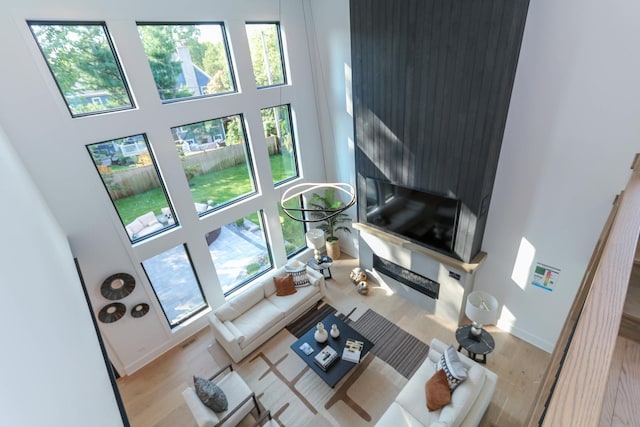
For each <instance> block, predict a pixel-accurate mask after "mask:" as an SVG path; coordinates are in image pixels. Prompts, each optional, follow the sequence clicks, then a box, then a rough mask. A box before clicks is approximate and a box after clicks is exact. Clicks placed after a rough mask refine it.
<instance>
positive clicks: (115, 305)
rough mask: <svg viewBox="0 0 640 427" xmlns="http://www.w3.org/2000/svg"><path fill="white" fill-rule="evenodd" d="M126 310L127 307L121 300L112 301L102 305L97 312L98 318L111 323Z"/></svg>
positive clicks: (118, 318) (119, 317)
mask: <svg viewBox="0 0 640 427" xmlns="http://www.w3.org/2000/svg"><path fill="white" fill-rule="evenodd" d="M126 312H127V308H126V307H125V306H124V304H122V303H121V302H112V303H111V304H107V305H105V306H104V307H102V310H100V312H99V313H98V319H100V321H101V322H102V323H113V322H115V321H116V320H120V319H121V318H122V316H124V314H125V313H126Z"/></svg>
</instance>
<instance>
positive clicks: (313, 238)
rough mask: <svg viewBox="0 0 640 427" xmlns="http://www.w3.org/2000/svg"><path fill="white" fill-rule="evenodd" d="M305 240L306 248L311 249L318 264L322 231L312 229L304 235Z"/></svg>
mask: <svg viewBox="0 0 640 427" xmlns="http://www.w3.org/2000/svg"><path fill="white" fill-rule="evenodd" d="M305 236H306V239H307V247H308V248H309V249H313V254H314V255H315V259H316V262H317V263H318V264H320V250H321V249H322V247H323V246H324V231H322V230H320V229H319V228H312V229H311V230H309V231H307V233H306V234H305Z"/></svg>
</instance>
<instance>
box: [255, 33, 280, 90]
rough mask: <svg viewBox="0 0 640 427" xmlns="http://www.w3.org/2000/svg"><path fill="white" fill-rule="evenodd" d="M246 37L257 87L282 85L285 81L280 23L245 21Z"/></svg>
mask: <svg viewBox="0 0 640 427" xmlns="http://www.w3.org/2000/svg"><path fill="white" fill-rule="evenodd" d="M246 30H247V38H248V39H249V49H250V52H251V63H252V64H253V75H254V77H255V79H256V86H257V87H258V88H263V87H269V86H277V85H283V84H285V83H286V82H287V79H286V74H285V67H284V54H283V52H282V41H281V39H280V25H279V24H277V23H247V25H246Z"/></svg>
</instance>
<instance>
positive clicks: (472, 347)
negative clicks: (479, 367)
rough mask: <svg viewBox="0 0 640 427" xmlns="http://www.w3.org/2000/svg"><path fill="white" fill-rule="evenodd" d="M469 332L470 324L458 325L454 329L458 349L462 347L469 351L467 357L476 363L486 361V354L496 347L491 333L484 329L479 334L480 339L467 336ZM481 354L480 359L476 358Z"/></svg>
mask: <svg viewBox="0 0 640 427" xmlns="http://www.w3.org/2000/svg"><path fill="white" fill-rule="evenodd" d="M470 333H471V325H464V326H460V327H459V328H458V329H457V330H456V341H458V344H459V346H458V351H460V350H462V349H463V348H464V349H465V350H467V353H469V357H470V358H471V359H473V360H475V361H476V362H478V363H487V354H489V353H491V352H492V351H493V349H495V348H496V343H495V341H494V340H493V337H492V336H491V334H490V333H489V332H487V331H485V330H484V329H483V330H482V333H481V334H480V339H479V340H476V339H474V338H472V337H470V336H469V334H470ZM480 355H481V356H482V360H478V359H477V356H480Z"/></svg>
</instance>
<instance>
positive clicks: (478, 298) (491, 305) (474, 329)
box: [464, 291, 498, 341]
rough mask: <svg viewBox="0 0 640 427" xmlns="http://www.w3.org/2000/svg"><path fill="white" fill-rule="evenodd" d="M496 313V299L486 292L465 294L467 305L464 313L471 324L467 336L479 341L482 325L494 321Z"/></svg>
mask: <svg viewBox="0 0 640 427" xmlns="http://www.w3.org/2000/svg"><path fill="white" fill-rule="evenodd" d="M497 313H498V300H497V299H496V298H495V297H494V296H493V295H490V294H488V293H486V292H482V291H474V292H471V293H470V294H469V296H467V305H466V307H465V310H464V314H466V315H467V317H468V318H469V320H471V321H472V322H473V323H472V324H471V329H470V330H469V338H472V339H474V340H476V341H480V336H481V335H482V325H488V324H491V323H493V322H495V321H496V314H497Z"/></svg>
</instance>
